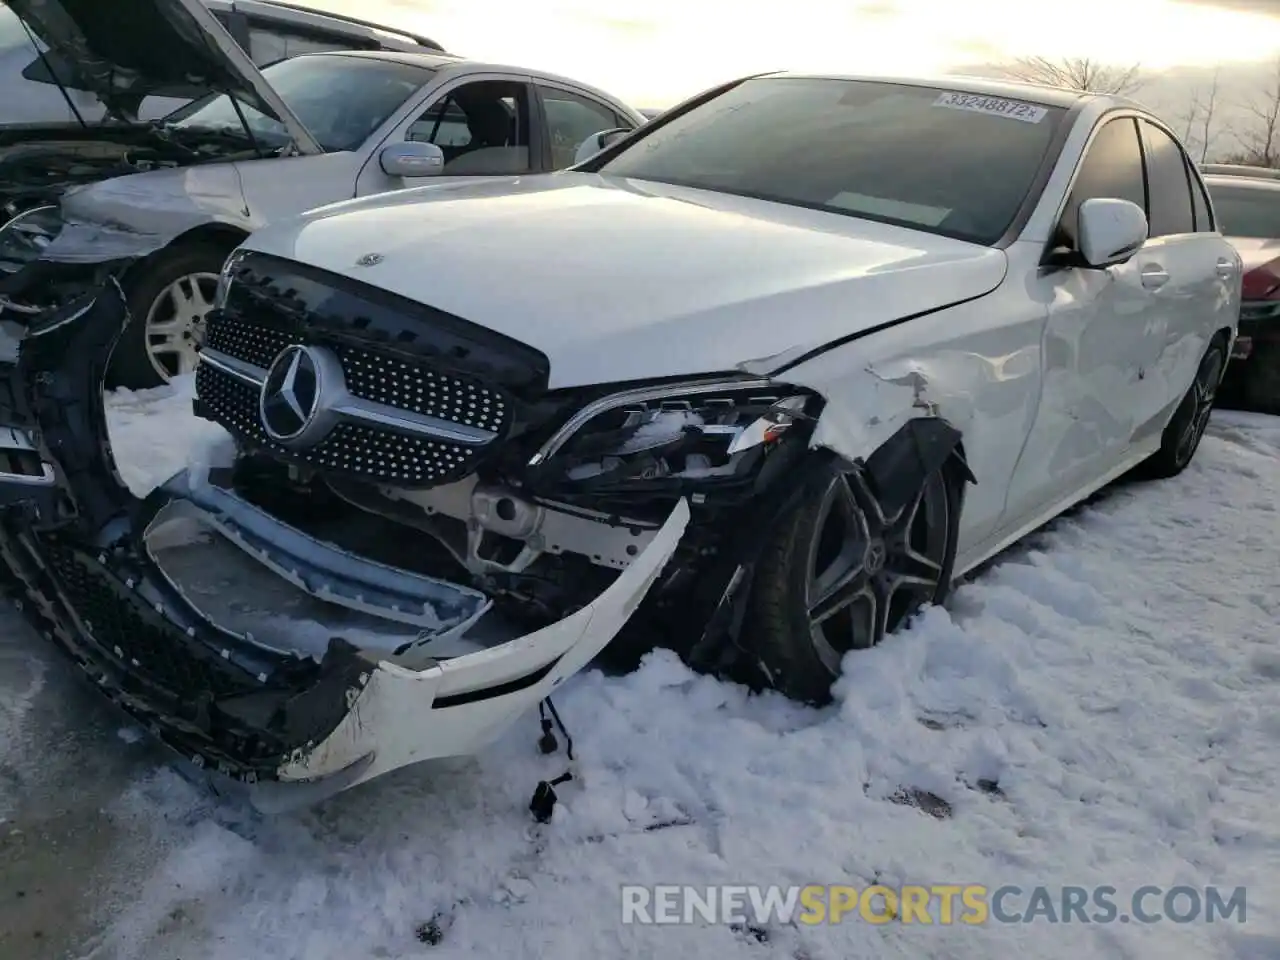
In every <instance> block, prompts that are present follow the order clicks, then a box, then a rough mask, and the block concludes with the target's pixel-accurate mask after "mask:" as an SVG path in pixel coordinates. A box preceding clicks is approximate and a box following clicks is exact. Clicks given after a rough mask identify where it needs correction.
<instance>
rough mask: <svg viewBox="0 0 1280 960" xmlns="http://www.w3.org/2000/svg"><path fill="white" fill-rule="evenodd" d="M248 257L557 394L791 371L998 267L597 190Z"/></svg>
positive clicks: (505, 193)
mask: <svg viewBox="0 0 1280 960" xmlns="http://www.w3.org/2000/svg"><path fill="white" fill-rule="evenodd" d="M246 247H247V248H248V249H252V250H258V251H261V252H264V253H270V254H274V255H276V256H281V257H286V258H289V259H292V260H297V261H301V262H304V263H307V264H311V265H313V266H317V267H321V268H323V269H326V270H331V271H334V272H335V273H339V274H343V275H346V276H349V277H352V278H354V279H357V280H360V281H364V282H366V283H370V284H373V285H375V286H378V287H381V288H383V289H385V290H388V291H390V292H392V293H397V294H400V295H401V296H405V297H409V298H411V299H413V300H416V301H419V302H422V303H425V304H429V305H430V306H432V307H436V308H438V309H441V310H445V311H447V312H449V313H453V314H456V315H457V316H460V317H464V318H466V319H467V320H470V321H472V322H474V323H477V324H481V325H483V326H485V327H489V328H490V329H493V330H497V331H499V332H501V333H504V334H506V335H508V336H510V337H514V338H516V339H518V340H522V341H524V342H525V343H528V344H530V345H532V346H534V347H536V348H538V349H539V350H542V351H543V352H544V353H545V354H546V355H547V356H548V357H549V358H550V360H551V386H552V387H567V386H574V385H580V384H588V383H606V382H614V381H624V380H637V379H645V378H651V377H661V376H686V375H692V374H699V373H714V372H725V371H730V370H733V369H735V368H738V367H739V366H740V365H741V364H743V363H746V362H748V361H761V360H767V358H771V357H776V356H778V355H779V354H783V353H786V354H787V355H788V356H795V355H797V351H798V349H804V348H813V347H818V346H822V345H823V344H826V343H830V342H832V341H835V340H841V339H846V338H849V337H851V336H854V335H856V334H858V333H859V332H862V331H866V330H869V329H871V328H874V327H876V326H878V325H880V324H884V323H887V322H890V321H893V320H898V319H901V318H904V317H910V316H913V315H915V314H920V313H923V312H926V311H930V310H933V309H936V308H938V307H943V306H946V305H948V304H952V303H956V302H958V301H962V300H969V299H972V298H974V297H978V296H981V295H983V294H985V293H988V292H989V291H991V290H993V289H994V288H995V287H996V286H997V285H998V284H999V283H1000V281H1001V280H1002V278H1003V277H1004V273H1005V267H1006V262H1005V257H1004V254H1003V253H1001V252H1000V251H998V250H993V249H990V248H987V247H981V246H977V245H974V244H970V243H964V242H962V241H959V240H951V239H948V238H945V237H938V236H934V235H931V234H926V233H920V232H916V231H913V230H906V229H902V228H899V227H893V226H888V225H885V224H879V223H874V222H871V221H867V220H861V219H857V218H853V217H846V216H841V215H837V214H831V213H823V212H818V211H812V210H806V209H801V208H797V207H790V206H785V205H782V204H777V203H770V202H766V201H761V200H752V199H746V198H741V197H733V196H727V195H724V194H717V193H711V192H707V191H703V190H693V189H685V188H679V187H673V186H665V185H660V184H655V183H651V182H643V183H642V182H639V181H627V180H617V179H609V178H603V177H600V176H599V175H596V174H588V173H564V174H554V175H548V176H541V177H528V178H521V179H511V180H504V181H501V182H492V181H491V182H489V183H486V184H465V185H460V186H454V185H451V184H450V185H433V186H429V187H424V188H420V189H417V190H408V191H400V192H397V193H394V194H384V195H382V196H380V197H374V198H367V199H363V200H356V201H349V202H346V203H341V204H334V205H332V206H329V207H324V208H321V209H319V210H315V211H312V212H311V213H310V214H308V215H307V216H306V217H304V218H303V219H302V220H301V221H300V222H299V221H296V220H295V221H291V222H287V223H281V224H276V225H273V226H270V227H267V228H266V229H265V230H262V231H259V232H258V233H255V234H254V235H253V236H252V237H251V238H250V239H249V241H248V242H247V243H246ZM369 254H378V255H380V256H381V260H378V261H377V262H376V263H374V264H372V265H366V266H361V265H359V263H360V262H361V261H363V262H366V263H367V262H368V260H370V259H374V260H376V259H377V258H370V257H368V256H367V255H369ZM764 366H766V367H767V366H768V364H767V363H766V364H764Z"/></svg>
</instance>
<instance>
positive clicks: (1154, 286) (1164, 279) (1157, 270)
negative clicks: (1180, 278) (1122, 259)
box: [1142, 263, 1169, 290]
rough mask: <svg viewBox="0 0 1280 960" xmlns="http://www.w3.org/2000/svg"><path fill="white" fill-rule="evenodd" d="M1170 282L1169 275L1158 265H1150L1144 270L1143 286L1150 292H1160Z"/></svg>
mask: <svg viewBox="0 0 1280 960" xmlns="http://www.w3.org/2000/svg"><path fill="white" fill-rule="evenodd" d="M1168 282H1169V274H1168V273H1167V272H1165V269H1164V267H1162V266H1160V265H1159V264H1158V263H1149V264H1147V265H1146V266H1145V267H1143V268H1142V285H1143V286H1144V287H1146V288H1147V289H1148V290H1159V289H1160V288H1161V287H1163V286H1164V285H1165V284H1166V283H1168Z"/></svg>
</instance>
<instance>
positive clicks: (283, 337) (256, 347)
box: [204, 313, 297, 370]
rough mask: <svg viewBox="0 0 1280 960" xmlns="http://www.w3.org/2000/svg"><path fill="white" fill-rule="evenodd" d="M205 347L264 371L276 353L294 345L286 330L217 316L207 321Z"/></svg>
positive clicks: (278, 353) (276, 355) (235, 318)
mask: <svg viewBox="0 0 1280 960" xmlns="http://www.w3.org/2000/svg"><path fill="white" fill-rule="evenodd" d="M204 342H205V346H206V347H208V348H209V349H210V350H217V351H218V352H219V353H225V354H226V355H227V356H229V357H236V358H237V359H239V360H243V361H244V362H245V363H251V364H253V365H254V366H255V367H260V368H262V369H263V370H266V369H267V368H268V367H270V366H271V363H272V361H274V360H275V358H276V357H278V356H279V355H280V351H281V350H283V349H284V348H285V347H287V346H289V345H290V344H291V343H296V342H297V341H296V340H295V339H294V338H293V337H292V336H290V334H289V332H288V331H286V330H280V329H277V328H274V327H266V326H263V325H262V324H258V323H253V322H251V321H248V320H243V319H241V318H239V317H236V316H229V315H227V314H226V313H221V314H218V315H217V316H215V317H214V318H212V319H211V320H210V321H209V325H208V328H207V329H206V330H205V339H204Z"/></svg>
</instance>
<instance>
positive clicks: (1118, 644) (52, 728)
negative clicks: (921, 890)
mask: <svg viewBox="0 0 1280 960" xmlns="http://www.w3.org/2000/svg"><path fill="white" fill-rule="evenodd" d="M189 396H190V384H189V383H187V384H184V385H183V386H181V387H179V388H177V389H174V388H164V389H161V390H159V391H154V392H152V393H148V394H121V395H117V396H116V397H115V398H114V399H113V403H112V408H111V414H112V419H113V423H112V429H113V440H114V444H115V450H116V453H117V457H118V458H119V460H120V462H121V467H122V470H124V471H125V473H126V476H127V477H128V479H129V481H130V483H131V484H134V485H135V486H136V487H138V488H139V489H145V488H146V487H149V486H150V485H151V484H153V483H155V482H157V481H159V480H162V479H164V478H165V477H167V476H168V475H169V474H171V473H172V472H174V471H175V470H176V469H178V468H180V467H181V466H183V465H184V462H185V460H186V458H187V451H188V449H189V446H188V445H189V444H190V445H194V444H196V443H198V442H199V441H200V438H201V435H202V432H203V431H211V430H213V431H216V429H217V428H215V427H213V426H212V425H209V424H200V426H199V428H198V429H197V428H196V427H195V424H198V423H200V422H198V421H193V420H192V418H191V416H190V413H189V410H190V405H189V402H188V399H189ZM1278 503H1280V419H1275V418H1267V417H1262V416H1255V415H1248V414H1239V413H1230V412H1219V413H1216V414H1215V416H1214V419H1213V422H1212V423H1211V425H1210V429H1209V434H1208V435H1207V436H1206V439H1205V441H1204V445H1203V446H1202V448H1201V450H1200V453H1199V455H1198V457H1197V459H1196V461H1195V463H1193V465H1192V466H1191V468H1190V469H1189V470H1188V471H1187V472H1186V473H1185V474H1184V475H1183V476H1182V477H1180V478H1178V479H1175V480H1172V481H1168V482H1165V483H1163V484H1160V485H1158V486H1153V485H1133V486H1128V487H1124V486H1122V487H1120V488H1117V489H1115V490H1113V491H1111V492H1110V493H1108V494H1107V495H1105V496H1103V497H1102V498H1100V499H1098V500H1097V501H1096V502H1095V503H1093V504H1091V505H1090V506H1088V507H1086V508H1084V509H1082V510H1080V511H1077V512H1076V513H1074V514H1073V515H1071V516H1069V517H1067V518H1064V519H1061V520H1059V521H1058V522H1056V523H1055V524H1054V525H1053V526H1052V527H1051V528H1050V529H1049V530H1047V531H1045V532H1044V533H1042V534H1040V535H1038V536H1036V537H1033V538H1032V539H1031V540H1030V541H1028V542H1027V543H1025V544H1024V545H1022V546H1021V547H1020V548H1018V549H1017V550H1016V551H1012V552H1011V553H1010V554H1008V555H1007V556H1005V557H1002V558H1001V559H1000V561H999V562H998V563H997V564H995V565H993V566H992V567H991V568H990V569H988V570H987V571H986V572H984V573H982V574H981V575H980V576H979V577H977V578H976V580H975V582H973V583H970V584H968V585H965V586H963V587H962V588H961V589H960V590H959V591H958V592H957V594H956V595H955V596H954V598H953V600H952V602H951V603H950V604H949V605H948V609H946V610H941V609H935V610H930V611H928V612H927V613H926V615H925V616H923V617H922V618H921V619H920V620H919V622H918V623H917V624H916V625H915V626H914V627H913V628H912V629H910V630H908V631H907V632H905V633H903V634H901V635H899V636H897V637H893V638H891V639H890V640H889V641H887V642H886V643H885V644H884V645H883V646H881V647H880V648H878V649H876V650H873V651H871V652H868V653H865V654H860V655H855V658H854V660H853V661H852V663H851V664H850V667H851V670H850V673H849V675H848V676H847V677H846V678H845V679H844V680H843V681H842V682H841V684H840V687H839V696H838V700H837V704H836V705H835V706H834V707H831V708H829V709H827V710H824V711H814V710H808V709H802V708H799V707H797V706H794V705H792V704H789V703H787V702H786V701H784V700H782V699H781V698H779V697H776V696H766V697H759V698H749V697H747V696H745V694H744V693H743V691H742V690H740V689H738V688H736V687H733V686H729V685H726V684H722V683H718V682H716V681H714V680H711V679H708V678H705V677H700V676H697V675H694V674H692V673H690V672H689V671H688V670H687V669H685V668H684V667H683V666H682V665H681V664H680V663H679V661H678V660H677V659H676V658H675V657H673V656H670V655H668V654H666V653H663V652H659V653H656V654H654V655H652V656H651V658H650V659H649V661H648V662H647V663H646V664H645V665H644V666H643V667H642V669H640V670H639V671H638V672H637V673H635V674H633V675H631V676H627V677H621V678H616V677H614V678H610V677H604V676H601V675H600V674H598V673H594V672H593V673H589V674H585V675H584V676H582V677H581V678H580V679H579V680H578V681H577V682H576V683H575V684H573V685H572V686H571V688H570V689H568V690H566V691H565V692H564V694H562V695H561V696H560V697H559V698H558V706H559V708H560V712H561V714H562V716H563V717H564V719H565V722H566V723H567V724H568V726H569V729H570V731H571V732H573V733H575V734H576V746H577V752H578V754H579V758H580V766H579V770H580V773H581V779H580V780H579V781H578V782H575V783H572V784H567V785H565V786H564V787H563V788H562V789H561V800H562V803H561V806H560V808H559V809H558V810H557V816H556V819H555V821H554V822H553V823H552V824H550V825H548V826H546V827H542V828H537V827H534V826H533V824H532V821H531V819H530V817H529V814H528V812H527V809H526V806H527V803H528V798H529V794H530V792H531V790H532V788H533V785H534V784H535V783H536V782H537V781H538V780H540V779H544V778H547V777H549V776H553V775H555V774H558V773H559V772H561V769H562V768H561V766H560V765H559V761H558V760H548V759H547V758H544V757H542V756H540V755H539V754H538V752H537V749H536V747H535V745H534V744H535V740H536V738H537V734H538V730H537V724H536V721H535V720H534V719H532V718H530V720H529V721H528V723H527V724H522V725H517V727H516V728H515V730H514V731H513V732H512V733H511V734H510V735H509V736H508V737H507V738H506V739H504V740H503V741H501V742H500V743H498V744H497V745H495V746H494V747H493V748H491V749H490V750H488V751H487V752H485V753H483V754H482V755H480V756H478V757H475V758H471V759H464V760H458V761H450V762H448V763H443V764H437V765H435V766H431V767H420V768H417V769H409V770H405V771H401V772H400V773H398V774H396V775H392V776H390V777H388V778H386V779H384V780H382V781H378V782H375V783H373V784H370V785H368V786H366V787H364V788H360V789H357V790H355V791H352V792H351V793H349V794H345V795H342V796H340V797H338V798H337V799H335V800H333V801H331V802H329V803H328V804H326V805H324V806H322V807H319V808H317V809H314V810H311V811H307V812H304V813H300V814H293V815H289V816H282V817H277V818H272V819H269V820H262V819H259V818H254V817H252V816H249V815H248V814H247V813H246V812H245V811H244V810H243V809H240V808H238V807H236V806H233V805H229V804H226V803H216V802H214V801H212V800H210V799H209V798H207V797H205V796H203V795H202V794H201V793H200V792H199V791H197V790H196V789H195V788H194V787H193V786H191V785H190V784H188V783H187V782H185V781H183V780H182V779H180V778H179V777H178V776H177V775H175V773H174V772H172V770H170V769H169V768H167V767H166V766H164V765H163V762H162V761H163V757H162V756H161V755H160V754H159V752H158V751H157V749H156V748H155V747H154V746H153V745H151V744H150V742H149V741H148V740H147V739H146V738H145V737H143V736H142V735H141V733H140V731H138V730H136V729H135V728H133V727H131V726H129V725H127V724H126V723H124V722H122V721H121V719H120V718H119V716H118V715H116V714H115V713H113V712H112V711H110V710H109V709H107V708H106V707H105V706H103V705H101V704H99V703H98V702H96V700H95V699H94V697H93V695H92V692H91V691H88V690H87V689H85V688H84V685H83V684H81V683H79V682H77V678H76V677H74V676H73V675H72V673H71V671H70V669H69V668H68V667H67V666H66V665H64V664H63V663H62V662H61V661H59V660H58V659H57V657H56V656H54V655H53V653H52V651H50V650H48V649H46V647H45V645H44V644H43V643H42V642H41V641H40V640H39V638H37V637H35V636H33V635H32V634H31V633H30V631H28V630H27V629H26V628H25V627H24V626H23V625H22V624H21V623H20V622H19V621H18V619H17V618H16V616H14V615H13V614H11V613H5V614H2V615H0V616H2V617H3V620H2V622H0V957H5V958H10V957H12V958H15V960H17V958H21V960H43V958H46V957H47V958H54V957H61V956H64V955H67V951H71V953H70V955H71V956H91V957H93V958H94V960H151V958H156V960H160V958H167V960H173V958H175V957H180V958H182V960H245V958H258V957H263V958H265V957H271V958H273V960H294V958H296V960H330V958H332V960H361V958H366V957H368V958H373V957H377V958H383V957H386V958H392V957H395V958H399V957H415V958H416V957H420V956H421V957H428V956H429V957H432V958H454V957H495V958H496V957H502V958H513V957H530V958H534V957H537V958H544V957H545V958H551V957H560V958H566V960H568V958H576V957H592V958H608V957H619V958H621V957H655V958H656V957H662V958H664V960H679V958H692V957H700V958H714V960H721V958H729V957H743V958H767V957H779V958H787V960H859V958H872V957H883V958H890V960H892V958H903V960H906V958H913V960H916V958H939V960H943V958H945V960H966V958H975V960H976V958H984V960H985V958H988V957H997V956H999V957H1024V958H1028V960H1032V958H1035V960H1039V958H1045V960H1048V958H1058V957H1062V958H1070V960H1086V958H1092V957H1099V958H1102V957H1106V958H1126V957H1143V958H1146V957H1150V958H1153V960H1165V958H1168V957H1179V958H1188V960H1190V958H1202V957H1203V958H1223V960H1263V958H1271V960H1274V958H1275V957H1277V956H1280V914H1278V913H1277V908H1276V906H1275V905H1276V904H1277V903H1278V902H1280V817H1277V816H1276V805H1277V802H1278V794H1280V637H1278V636H1277V620H1278V619H1280V581H1278V579H1277V566H1278V565H1277V562H1276V556H1277V551H1278V550H1280V513H1278V512H1277V504H1278ZM911 796H915V797H920V798H924V801H925V802H917V803H916V804H915V805H912V804H911V803H905V802H903V801H904V799H908V798H910V797H911ZM922 806H923V807H924V808H925V809H923V810H922V809H921V807H922ZM875 881H879V882H882V883H887V884H889V885H890V886H897V885H902V884H914V883H922V884H933V883H954V884H965V883H984V884H987V885H989V886H996V885H999V884H1002V883H1013V884H1019V885H1021V886H1023V887H1030V886H1033V885H1036V884H1046V885H1054V886H1057V885H1064V884H1075V885H1080V886H1086V887H1091V886H1095V885H1099V884H1106V885H1111V886H1114V887H1116V888H1118V889H1119V890H1121V891H1126V890H1132V889H1134V888H1136V887H1139V886H1141V885H1143V884H1157V885H1161V886H1165V887H1168V886H1172V885H1175V884H1188V885H1191V886H1197V887H1205V886H1209V885H1217V886H1219V887H1228V888H1230V887H1237V886H1244V887H1247V890H1248V905H1249V911H1248V915H1247V920H1246V922H1245V923H1243V924H1241V923H1237V922H1234V921H1232V922H1225V923H1224V922H1219V923H1216V924H1204V923H1199V924H1187V925H1177V924H1172V923H1167V922H1166V923H1158V924H1153V925H1140V924H1126V925H1121V924H1109V925H1108V924H1088V925H1082V924H1066V925H1051V924H1048V923H1044V922H1038V923H1032V924H1020V925H999V924H988V925H986V926H983V927H939V926H920V925H912V926H906V925H899V924H889V925H885V926H871V925H868V924H866V923H863V922H860V921H857V920H853V921H847V922H845V923H842V924H840V925H838V926H816V927H808V926H781V927H774V928H767V929H764V930H759V931H755V932H750V931H741V930H737V931H735V930H733V929H730V928H729V927H727V926H712V925H706V924H695V925H693V926H680V927H653V926H649V927H644V926H628V927H624V926H622V925H621V923H620V920H621V896H620V893H619V887H620V885H622V884H625V883H641V884H655V883H677V884H694V885H698V886H702V885H706V884H711V883H740V884H783V885H788V884H807V883H819V884H836V883H850V884H854V885H856V886H860V887H861V886H865V885H867V884H869V883H872V882H875ZM424 939H427V940H435V939H438V941H439V942H438V943H434V944H432V943H424V942H423V940H424Z"/></svg>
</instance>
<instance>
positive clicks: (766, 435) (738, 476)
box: [528, 379, 821, 494]
mask: <svg viewBox="0 0 1280 960" xmlns="http://www.w3.org/2000/svg"><path fill="white" fill-rule="evenodd" d="M820 405H821V400H820V399H819V398H818V397H817V396H815V395H814V394H811V393H808V392H806V391H803V390H800V389H798V388H795V387H791V386H787V385H784V384H778V383H774V382H772V381H769V380H762V379H725V380H714V381H705V380H704V381H693V382H686V383H674V384H663V385H655V386H652V387H642V388H638V389H634V390H627V391H622V392H619V393H614V394H610V395H608V396H605V397H602V398H600V399H598V400H595V401H593V402H591V403H588V404H586V405H585V406H584V407H583V408H582V409H581V410H580V411H579V412H578V413H576V414H574V415H573V416H572V417H570V418H569V419H568V420H567V421H566V422H565V424H564V425H563V426H562V427H561V428H560V429H559V430H557V431H556V432H555V434H553V435H552V436H551V437H550V439H548V440H547V441H546V443H544V444H543V445H542V447H541V448H540V449H539V450H538V451H537V453H535V454H534V455H533V457H532V458H531V459H530V460H529V464H528V470H529V473H530V476H531V479H532V481H533V482H532V485H533V486H535V487H536V488H538V489H540V490H545V489H546V488H547V487H548V486H552V487H555V488H557V489H558V490H559V491H561V492H564V493H572V494H583V493H588V492H590V493H595V494H620V493H627V492H635V493H641V494H653V493H658V492H661V491H667V492H670V493H684V492H697V491H707V490H709V489H713V488H716V487H721V486H725V485H736V484H741V483H744V482H748V483H749V482H751V481H752V480H753V478H754V476H755V474H756V472H757V470H758V468H759V467H760V465H761V463H762V461H763V460H764V459H765V458H767V457H768V456H769V455H770V454H771V453H772V452H773V451H774V450H775V449H776V448H777V447H779V446H780V444H781V441H782V440H783V439H784V438H787V437H795V436H797V435H798V434H805V435H807V433H808V427H809V426H810V424H811V423H812V421H813V420H814V419H815V418H816V416H817V413H818V408H819V407H820Z"/></svg>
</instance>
